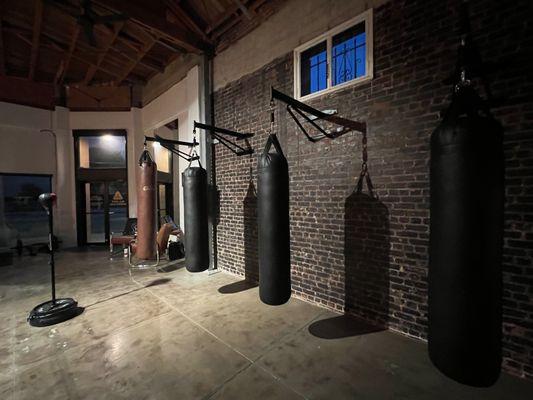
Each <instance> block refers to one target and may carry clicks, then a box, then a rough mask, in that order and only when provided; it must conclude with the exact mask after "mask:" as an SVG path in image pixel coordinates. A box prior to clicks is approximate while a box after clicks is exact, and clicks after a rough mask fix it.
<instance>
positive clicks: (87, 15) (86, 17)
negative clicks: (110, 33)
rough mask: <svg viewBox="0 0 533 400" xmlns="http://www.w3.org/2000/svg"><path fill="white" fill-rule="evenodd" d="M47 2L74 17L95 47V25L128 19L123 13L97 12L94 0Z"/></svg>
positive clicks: (52, 0)
mask: <svg viewBox="0 0 533 400" xmlns="http://www.w3.org/2000/svg"><path fill="white" fill-rule="evenodd" d="M46 2H47V3H49V4H51V5H54V6H56V7H57V8H58V9H60V10H61V11H63V12H65V13H67V14H69V15H71V16H72V17H74V18H75V19H76V21H77V23H78V25H80V27H81V29H82V30H83V33H84V34H85V37H86V38H87V41H88V42H89V44H90V45H91V46H93V47H97V43H96V38H95V37H94V27H95V25H102V24H112V23H114V22H120V21H126V20H127V19H128V17H127V16H126V15H125V14H122V13H113V14H109V15H100V14H97V13H96V12H95V11H94V9H93V4H92V0H80V2H79V4H78V5H74V4H72V3H71V2H70V1H69V0H46Z"/></svg>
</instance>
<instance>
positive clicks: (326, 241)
mask: <svg viewBox="0 0 533 400" xmlns="http://www.w3.org/2000/svg"><path fill="white" fill-rule="evenodd" d="M470 3H471V16H472V28H473V30H474V32H475V40H476V43H477V44H478V45H479V47H480V49H481V50H482V56H483V58H484V60H486V61H493V62H497V63H499V64H500V69H499V70H498V71H497V72H496V73H495V74H494V75H492V89H493V91H494V93H495V94H496V95H499V96H503V97H504V105H503V106H500V107H497V108H495V109H494V110H493V111H494V114H495V116H496V117H497V118H498V119H499V120H500V122H501V123H502V124H503V125H504V127H505V156H506V164H507V169H506V206H505V207H506V208H505V248H504V264H503V273H504V342H503V346H504V367H505V368H506V370H508V371H510V372H512V373H514V374H516V375H520V376H525V377H529V378H533V303H532V300H531V298H532V294H533V229H532V228H533V206H532V204H533V103H532V98H533V79H532V74H531V72H530V69H531V63H532V61H533V57H532V54H533V39H532V37H533V35H532V26H531V24H529V25H528V24H527V23H525V22H524V21H526V20H527V19H528V18H526V16H528V15H529V16H530V17H531V15H532V5H531V4H530V2H529V1H528V0H520V1H516V2H501V1H488V0H476V1H471V2H470ZM458 4H459V2H458V1H452V0H449V1H442V0H434V1H422V0H421V1H400V0H397V1H395V0H393V1H391V2H389V3H387V4H385V5H384V6H382V7H380V8H378V9H375V10H374V79H373V80H372V81H371V82H368V83H364V84H361V85H358V86H354V87H350V88H346V89H344V90H342V91H337V92H335V93H333V94H331V95H328V96H323V97H320V98H319V99H316V100H313V101H312V102H310V104H311V105H313V106H315V107H317V108H329V109H331V108H335V109H337V110H338V112H339V114H340V115H342V116H346V117H348V118H352V119H360V120H365V121H367V124H368V129H369V133H368V149H369V150H368V152H369V170H370V173H371V176H372V180H373V183H374V186H375V189H376V192H377V194H378V196H379V199H371V198H370V197H368V196H367V195H358V194H357V193H355V191H354V189H355V185H356V181H357V177H358V174H359V171H360V165H361V138H360V135H359V134H355V133H349V134H346V135H344V136H342V137H340V138H338V139H336V140H333V141H331V140H329V139H326V140H323V141H320V142H318V143H315V144H313V143H310V142H308V141H307V140H306V139H305V138H304V137H303V135H302V134H300V133H299V132H298V131H297V128H296V126H295V124H294V123H293V122H292V120H290V118H289V116H288V114H287V113H286V111H285V110H284V107H283V106H282V105H280V104H277V107H276V128H275V131H276V133H277V134H278V136H279V138H280V141H281V143H282V146H283V149H284V151H285V153H286V156H287V159H288V160H289V175H290V218H291V263H292V287H293V292H294V293H295V294H296V295H298V296H299V297H302V298H304V299H306V300H308V301H311V302H313V303H317V304H320V305H323V306H326V307H328V308H331V309H333V310H338V311H343V310H345V309H346V311H348V312H351V313H354V314H357V315H359V316H362V317H364V318H367V319H369V320H372V321H374V322H379V323H382V324H386V325H388V327H389V328H390V329H393V330H397V331H400V332H403V333H406V334H408V335H411V336H414V337H418V338H422V339H425V337H426V331H427V317H426V314H427V268H428V234H429V168H428V166H429V138H430V134H431V132H432V131H433V130H434V129H435V127H436V126H437V124H438V121H439V112H440V111H441V110H443V109H444V108H445V107H446V106H447V104H448V101H449V97H450V96H449V94H450V88H449V87H447V86H445V85H443V84H442V80H443V79H445V78H446V77H447V76H448V74H449V73H450V72H451V71H452V69H453V67H454V63H455V58H456V49H457V44H458V36H457V34H456V33H455V32H457V20H458V9H457V5H458ZM243 40H246V38H245V39H243ZM250 56H253V55H250ZM292 63H293V60H292V53H288V54H287V55H286V56H284V57H282V58H280V59H277V60H275V61H273V62H272V63H270V64H269V65H266V66H264V67H263V68H261V69H260V70H258V71H256V72H254V73H252V74H250V75H247V76H245V77H243V78H241V79H239V80H238V81H235V82H233V83H231V84H229V85H227V86H226V87H224V88H222V89H220V90H218V91H217V92H216V93H215V96H214V103H215V121H216V124H217V125H219V126H224V127H229V128H234V129H237V130H241V131H251V132H255V134H256V135H255V137H254V138H253V139H252V140H251V141H250V143H251V145H252V147H254V148H255V150H256V154H254V155H253V156H250V157H248V156H246V157H235V156H234V155H233V154H231V153H229V151H228V150H227V149H225V148H224V147H222V146H217V147H216V151H215V153H216V161H215V162H216V183H217V186H218V189H219V190H220V215H219V224H218V235H217V246H218V266H219V268H223V269H226V270H228V271H230V272H233V273H236V274H240V275H246V276H247V277H248V278H250V279H252V280H255V279H257V228H256V227H255V226H254V224H255V221H256V217H255V207H256V199H255V197H254V191H253V190H254V189H255V187H256V185H257V179H256V177H257V167H256V163H257V154H258V153H260V152H261V151H262V148H263V146H264V143H265V140H266V137H267V134H268V126H269V119H268V108H269V95H270V94H269V90H270V86H271V85H272V86H274V87H276V88H277V89H279V90H281V91H283V92H285V93H288V94H292V91H293V64H292ZM365 193H366V192H365ZM250 224H251V225H252V226H251V227H250ZM354 225H357V226H359V227H360V226H364V230H362V229H358V230H357V231H354V230H353V229H352V228H351V227H353V226H354ZM361 232H365V233H364V234H361Z"/></svg>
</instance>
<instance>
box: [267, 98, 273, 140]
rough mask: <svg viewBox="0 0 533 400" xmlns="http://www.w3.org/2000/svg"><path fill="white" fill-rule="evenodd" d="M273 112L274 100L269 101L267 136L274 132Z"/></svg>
mask: <svg viewBox="0 0 533 400" xmlns="http://www.w3.org/2000/svg"><path fill="white" fill-rule="evenodd" d="M274 111H275V104H274V99H270V127H269V128H268V134H271V133H272V132H274Z"/></svg>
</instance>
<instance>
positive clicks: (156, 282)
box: [84, 278, 172, 309]
mask: <svg viewBox="0 0 533 400" xmlns="http://www.w3.org/2000/svg"><path fill="white" fill-rule="evenodd" d="M170 281H172V279H170V278H159V279H155V280H153V281H152V282H149V283H147V284H146V285H144V286H142V287H138V288H136V289H133V290H129V291H127V292H124V293H119V294H117V295H115V296H111V297H108V298H106V299H103V300H99V301H97V302H94V303H91V304H89V305H87V306H85V307H84V309H85V308H89V307H93V306H95V305H97V304H101V303H105V302H106V301H110V300H115V299H118V298H119V297H123V296H127V295H129V294H131V293H135V292H138V291H140V290H143V289H146V288H149V287H153V286H159V285H164V284H166V283H168V282H170Z"/></svg>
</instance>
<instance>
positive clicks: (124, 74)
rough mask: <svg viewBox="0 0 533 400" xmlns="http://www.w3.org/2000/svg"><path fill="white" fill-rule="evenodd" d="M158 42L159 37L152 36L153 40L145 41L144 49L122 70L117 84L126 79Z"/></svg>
mask: <svg viewBox="0 0 533 400" xmlns="http://www.w3.org/2000/svg"><path fill="white" fill-rule="evenodd" d="M156 42H157V39H156V38H152V40H150V41H148V42H147V43H145V45H144V47H143V49H142V50H141V51H140V52H139V54H138V55H137V58H136V59H135V60H133V61H132V62H130V63H129V65H128V66H127V67H126V68H125V69H124V71H122V72H121V74H120V76H119V78H118V79H117V82H116V84H115V86H120V84H121V83H122V81H124V79H126V78H127V77H128V75H129V74H130V73H131V72H132V71H133V70H134V69H135V67H136V66H137V64H139V62H140V61H141V60H142V58H143V57H144V56H145V55H146V53H148V52H149V51H150V49H151V48H152V47H153V46H154V44H156Z"/></svg>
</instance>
